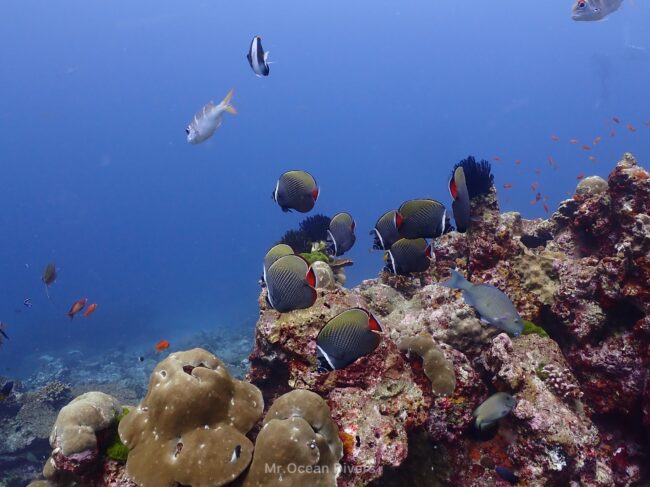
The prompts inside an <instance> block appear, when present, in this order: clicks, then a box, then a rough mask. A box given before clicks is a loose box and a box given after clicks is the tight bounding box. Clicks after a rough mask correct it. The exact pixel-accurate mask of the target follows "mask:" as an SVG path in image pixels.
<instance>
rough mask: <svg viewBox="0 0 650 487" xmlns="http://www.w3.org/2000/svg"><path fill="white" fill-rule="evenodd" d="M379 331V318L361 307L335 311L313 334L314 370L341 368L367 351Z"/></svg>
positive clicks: (372, 347)
mask: <svg viewBox="0 0 650 487" xmlns="http://www.w3.org/2000/svg"><path fill="white" fill-rule="evenodd" d="M382 333H383V329H382V327H381V325H380V324H379V322H378V321H377V320H376V319H375V317H374V316H373V315H372V314H371V313H369V312H368V311H366V310H364V309H361V308H352V309H349V310H347V311H344V312H342V313H340V314H338V315H336V316H335V317H334V318H332V319H331V320H329V321H328V322H327V324H326V325H325V326H324V327H323V329H322V330H321V331H320V333H319V334H318V336H317V337H316V351H317V358H318V370H319V371H320V372H327V371H332V370H336V369H342V368H344V367H347V366H348V365H350V364H351V363H353V362H355V361H356V360H357V359H359V358H360V357H363V356H364V355H368V354H369V353H371V352H373V351H374V350H375V349H376V348H377V347H378V346H379V343H380V342H381V334H382Z"/></svg>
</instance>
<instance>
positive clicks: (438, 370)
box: [397, 335, 456, 396]
mask: <svg viewBox="0 0 650 487" xmlns="http://www.w3.org/2000/svg"><path fill="white" fill-rule="evenodd" d="M397 346H398V348H399V349H400V350H401V351H402V352H407V353H408V352H413V353H416V354H418V355H419V356H420V357H421V358H422V366H423V367H424V373H425V374H426V376H427V377H428V378H429V380H430V381H431V389H432V390H433V393H434V394H436V395H438V396H448V395H450V394H451V393H453V392H454V389H455V388H456V376H455V375H454V364H453V363H452V362H450V361H449V360H447V359H446V358H445V355H444V353H443V352H442V350H440V348H439V347H437V346H436V344H435V343H434V341H433V339H432V338H431V336H423V335H420V336H417V337H407V338H403V339H402V340H401V341H400V342H399V343H398V344H397Z"/></svg>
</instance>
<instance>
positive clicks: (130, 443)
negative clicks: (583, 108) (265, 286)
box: [33, 154, 650, 487]
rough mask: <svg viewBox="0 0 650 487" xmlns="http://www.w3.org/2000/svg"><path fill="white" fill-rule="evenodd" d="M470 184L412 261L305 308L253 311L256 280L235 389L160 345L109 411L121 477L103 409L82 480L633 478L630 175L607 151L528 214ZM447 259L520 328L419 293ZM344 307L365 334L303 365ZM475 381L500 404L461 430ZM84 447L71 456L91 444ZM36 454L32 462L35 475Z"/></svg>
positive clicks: (644, 341)
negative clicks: (460, 228) (456, 209)
mask: <svg viewBox="0 0 650 487" xmlns="http://www.w3.org/2000/svg"><path fill="white" fill-rule="evenodd" d="M482 189H483V191H481V192H480V193H481V194H476V195H475V197H473V198H472V200H471V206H472V215H475V216H478V217H479V218H480V221H478V222H477V223H476V224H473V225H472V226H471V227H470V229H469V230H468V232H466V233H464V234H459V233H457V232H451V233H447V234H445V235H443V236H441V237H440V238H438V239H436V240H435V241H434V242H433V245H432V251H433V259H432V263H431V267H430V269H429V270H428V271H426V272H421V273H418V274H413V275H409V276H390V275H387V274H385V273H382V274H381V275H380V277H379V278H378V279H370V280H367V281H364V282H363V283H362V284H361V285H359V286H357V287H355V288H352V289H346V288H344V287H342V286H341V285H340V282H339V283H338V285H328V286H325V287H323V288H321V289H319V290H318V298H317V300H316V302H315V304H314V305H313V306H312V307H311V308H309V309H304V310H297V311H293V312H290V313H278V312H276V311H274V310H273V309H270V308H269V307H268V305H267V304H266V300H265V293H266V291H265V290H262V292H261V294H260V296H259V299H258V304H259V307H260V316H259V319H258V322H257V325H256V329H255V346H254V349H253V352H252V353H251V355H250V369H249V373H248V375H247V378H246V382H242V381H237V380H234V379H233V378H232V377H231V376H230V374H229V373H228V372H227V371H226V369H225V366H224V364H223V363H222V362H221V361H220V360H219V359H217V358H216V357H214V356H212V355H211V354H209V353H207V352H205V351H196V350H194V351H190V352H176V353H173V354H172V355H170V356H169V357H168V358H167V359H165V360H164V361H163V362H161V363H160V364H158V366H157V367H156V369H155V371H154V373H153V374H152V377H151V380H150V383H149V390H148V392H147V396H146V397H145V399H144V400H143V401H142V402H141V403H140V406H138V407H137V408H135V409H132V410H131V412H130V413H129V414H128V415H126V417H125V418H124V419H123V420H122V421H121V423H120V426H119V430H120V433H121V438H122V440H123V441H124V443H125V445H126V446H127V447H129V448H130V452H129V456H128V458H127V464H126V465H127V467H126V470H125V468H124V466H123V464H122V463H120V462H119V461H115V460H111V459H107V458H106V455H105V454H104V453H103V452H104V451H105V450H104V449H105V448H106V446H105V444H108V443H109V441H108V440H107V439H106V438H109V439H110V436H107V435H108V433H110V432H111V431H114V428H115V426H114V423H115V421H116V420H115V418H113V419H112V420H111V421H112V422H109V423H110V424H109V425H108V426H107V427H106V429H105V431H106V433H107V434H106V435H105V434H101V432H95V430H96V429H97V428H96V427H91V428H90V430H89V431H88V436H87V440H90V439H91V438H92V437H95V438H96V440H95V442H96V445H97V446H96V447H94V448H95V450H97V451H99V454H96V455H95V456H94V457H92V458H94V460H93V461H94V462H95V470H94V472H95V473H94V477H93V478H94V479H98V478H102V479H107V478H109V477H108V473H107V472H109V471H110V472H112V474H111V475H112V477H111V478H113V479H116V480H114V481H113V480H111V481H106V483H104V484H100V483H93V482H90V481H89V482H87V483H85V484H83V485H89V486H91V487H95V485H97V486H99V485H110V486H113V485H123V486H132V485H135V484H134V483H132V482H133V479H134V478H135V479H137V483H138V485H142V486H146V485H155V486H161V487H164V486H165V485H169V486H170V487H171V486H173V485H176V483H181V484H183V485H190V486H200V485H207V484H209V485H227V484H229V483H231V484H232V485H241V486H243V487H249V486H253V485H268V486H271V485H278V484H279V483H280V478H282V483H283V485H285V484H286V485H296V486H298V485H300V486H302V485H317V486H334V485H337V486H339V487H353V486H354V487H357V486H362V485H372V486H374V487H392V486H396V485H413V486H416V487H420V486H421V487H425V486H443V485H454V486H463V487H480V486H485V485H496V486H503V485H509V484H508V483H507V481H506V480H505V479H504V477H503V475H506V476H507V475H510V474H511V475H515V476H516V477H517V478H518V479H519V483H520V484H521V485H529V486H565V485H566V486H571V487H578V486H580V487H610V486H616V487H623V486H630V487H632V486H636V485H639V486H641V485H648V482H649V481H650V472H649V471H648V467H647V465H648V454H649V451H648V448H649V444H648V437H649V436H650V391H649V389H650V376H649V372H648V371H649V368H650V367H649V366H650V314H649V311H650V257H649V256H650V215H649V212H650V178H649V175H648V172H647V171H646V170H645V169H643V168H641V167H640V166H639V165H638V164H637V162H636V160H635V159H634V158H633V157H632V156H631V155H630V154H625V156H624V158H623V160H621V161H620V162H619V163H618V164H617V165H616V167H615V168H614V170H613V171H612V173H611V174H610V176H609V178H608V180H607V181H605V180H603V179H601V178H596V177H592V178H586V179H584V180H582V181H581V182H580V183H579V185H578V187H577V189H576V193H575V195H574V196H573V197H572V198H571V199H569V200H566V201H564V202H562V203H561V204H560V206H559V208H558V209H557V211H556V212H555V213H553V215H552V217H551V218H550V219H548V220H539V219H538V220H525V219H523V218H521V216H520V215H519V214H517V213H506V214H501V213H500V211H499V207H498V203H497V199H496V189H495V188H494V186H490V187H486V188H482ZM312 250H313V249H311V248H310V249H307V250H305V251H306V252H311V251H312ZM322 264H323V266H324V267H328V268H329V270H330V271H334V273H335V272H336V267H334V265H333V263H332V262H331V261H330V262H328V263H325V262H322ZM452 267H456V268H458V269H459V271H461V272H462V273H463V274H465V275H467V276H468V277H469V278H471V280H472V282H477V283H478V282H482V283H488V284H491V285H493V286H496V287H498V288H499V289H501V290H502V291H503V292H505V293H506V294H507V295H508V296H509V297H510V298H511V300H512V301H513V303H514V305H515V307H516V308H517V309H518V311H519V313H520V314H521V316H522V318H523V319H525V320H526V327H525V333H524V334H522V335H521V336H518V337H510V336H508V335H507V334H506V333H502V332H500V331H499V330H498V329H496V328H494V327H492V326H488V325H485V324H483V323H481V321H480V320H479V318H478V317H477V315H476V313H475V311H474V310H473V309H472V308H471V307H470V306H468V305H467V304H465V302H464V299H463V297H462V294H461V293H460V292H458V291H456V290H452V289H448V288H445V287H443V286H440V285H438V282H440V281H441V280H444V279H446V278H447V277H448V276H449V268H452ZM321 272H325V270H321ZM328 276H329V274H328ZM329 277H331V276H329ZM354 307H361V308H364V309H367V310H369V311H370V312H372V313H373V315H374V316H375V317H376V318H377V319H378V320H379V321H380V322H381V324H382V328H383V329H384V333H383V336H382V340H381V343H380V344H379V346H378V347H377V348H376V349H375V350H374V351H373V352H372V353H370V354H368V355H365V356H363V357H361V358H359V359H358V360H356V361H355V362H353V363H352V364H350V365H349V366H347V367H345V368H343V369H339V370H334V371H332V372H329V373H321V372H319V371H318V370H317V367H316V365H317V360H316V337H317V336H318V333H319V331H320V330H321V329H322V327H323V326H324V325H325V324H326V323H327V322H328V321H329V320H330V319H331V318H333V317H334V316H336V315H337V314H339V313H340V312H342V311H344V310H347V309H349V308H354ZM397 344H399V347H398V345H397ZM400 349H401V350H402V351H400ZM410 352H414V353H410ZM162 372H165V374H164V376H163V374H162ZM452 377H453V379H454V380H453V381H452ZM199 379H201V380H200V381H199ZM452 383H453V387H452ZM168 385H169V387H167V386H168ZM53 388H54V389H56V387H53ZM178 391H183V393H182V394H178ZM217 391H218V392H217ZM495 392H507V393H509V394H511V395H512V396H514V398H515V399H516V405H515V406H514V408H513V409H512V411H511V413H510V414H509V415H507V416H505V417H503V418H502V419H500V420H499V421H498V423H495V422H493V423H494V424H493V425H492V427H491V428H488V429H487V430H486V431H483V430H482V431H477V430H476V428H475V427H474V426H473V422H474V421H473V420H474V418H473V417H472V413H473V412H474V410H475V409H476V408H477V406H478V405H479V404H481V403H482V402H483V401H484V400H485V399H486V398H488V397H490V396H492V395H493V394H494V393H495ZM210 394H212V397H210ZM231 399H232V400H233V401H232V402H231ZM109 404H110V408H113V407H114V406H115V407H117V408H118V409H117V410H118V412H119V411H121V409H119V405H117V404H116V403H113V402H110V403H109ZM513 404H514V402H513ZM264 405H266V407H269V406H270V407H269V409H268V411H267V414H266V416H265V418H264V420H263V421H260V418H261V417H262V413H263V407H264ZM110 408H109V409H110ZM112 410H115V409H112ZM102 418H104V416H102ZM104 419H107V420H108V418H107V417H106V418H104ZM84 424H85V423H84ZM102 424H105V423H102ZM57 431H58V430H57ZM91 431H92V432H93V433H92V434H90V432H91ZM55 437H56V435H55ZM179 439H180V440H179ZM91 443H92V441H90V442H88V441H86V442H84V447H85V448H86V450H84V451H94V450H93V448H91V447H92V445H91ZM55 444H56V445H57V446H58V447H59V448H60V441H59V442H58V443H56V442H55ZM161 445H162V446H161ZM201 445H204V448H203V449H202V448H201ZM163 446H164V447H163ZM75 449H76V448H75ZM215 449H216V450H215ZM203 450H205V451H203ZM212 450H215V452H213V453H210V458H211V461H210V462H211V465H207V466H206V463H207V459H208V457H207V456H206V455H208V453H207V452H212ZM155 451H164V452H165V453H164V454H162V455H160V454H158V455H156V454H154V452H155ZM143 452H145V453H143ZM54 457H55V454H54V455H53V459H54ZM139 457H141V458H139ZM181 457H186V458H187V460H183V461H180V462H179V461H178V459H179V458H181ZM89 458H90V457H89ZM145 458H147V459H148V460H145ZM172 458H176V460H173V461H172V460H171V459H172ZM215 459H216V460H215ZM60 463H61V462H59V464H60ZM265 464H272V465H275V466H276V471H275V472H265V471H264V465H265ZM56 465H57V464H56V463H55V462H54V460H53V461H50V462H47V464H46V468H45V472H44V473H45V476H46V478H48V479H52V478H54V477H53V472H52V470H53V469H54V467H55V466H56ZM290 465H295V466H296V469H295V470H294V471H290V468H289V466H290ZM298 467H301V468H298ZM57 468H59V467H57ZM217 471H218V472H217ZM75 475H76V474H75ZM129 477H131V478H129ZM145 477H146V478H145ZM236 477H237V479H236V480H235V478H236ZM152 479H153V480H152ZM233 480H234V481H235V483H232V481H233ZM111 482H112V483H111ZM33 485H34V486H36V485H37V484H33ZM45 485H52V484H45Z"/></svg>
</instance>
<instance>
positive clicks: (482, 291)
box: [440, 269, 524, 336]
mask: <svg viewBox="0 0 650 487" xmlns="http://www.w3.org/2000/svg"><path fill="white" fill-rule="evenodd" d="M450 272H451V277H450V278H449V280H448V281H445V282H441V283H440V284H441V285H442V286H445V287H448V288H451V289H461V290H462V291H463V298H464V299H465V302H466V303H467V304H469V305H470V306H472V307H473V308H474V309H475V310H476V311H477V312H478V314H479V315H481V321H483V322H485V323H488V324H490V325H492V326H496V327H497V328H499V329H500V330H503V331H505V332H508V333H512V334H513V335H514V336H519V335H520V334H521V332H522V331H523V329H524V325H523V322H522V320H521V317H520V316H519V313H518V312H517V310H516V309H515V306H514V305H513V304H512V301H511V300H510V298H509V297H508V296H506V294H505V293H504V292H503V291H501V290H500V289H498V288H496V287H494V286H490V285H489V284H472V283H471V282H469V281H468V280H467V279H465V278H464V277H463V275H462V274H461V273H460V272H458V271H456V270H454V269H450Z"/></svg>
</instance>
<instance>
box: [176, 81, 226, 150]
mask: <svg viewBox="0 0 650 487" xmlns="http://www.w3.org/2000/svg"><path fill="white" fill-rule="evenodd" d="M234 94H235V91H234V90H230V91H229V92H228V94H227V95H226V97H225V98H224V99H223V100H222V101H221V103H219V104H218V105H215V104H214V103H213V102H209V103H208V104H207V105H205V106H204V107H203V108H201V110H199V111H198V112H197V113H196V115H194V118H193V119H192V121H191V122H190V124H189V125H188V126H187V127H186V128H185V132H186V133H187V141H188V142H189V143H190V144H200V143H201V142H205V141H206V140H208V139H209V138H210V137H212V135H213V134H214V132H215V130H217V129H218V128H219V127H221V124H222V123H223V114H224V113H226V112H228V113H232V114H233V115H237V110H235V107H233V106H232V105H231V104H230V101H231V100H232V97H233V95H234Z"/></svg>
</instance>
